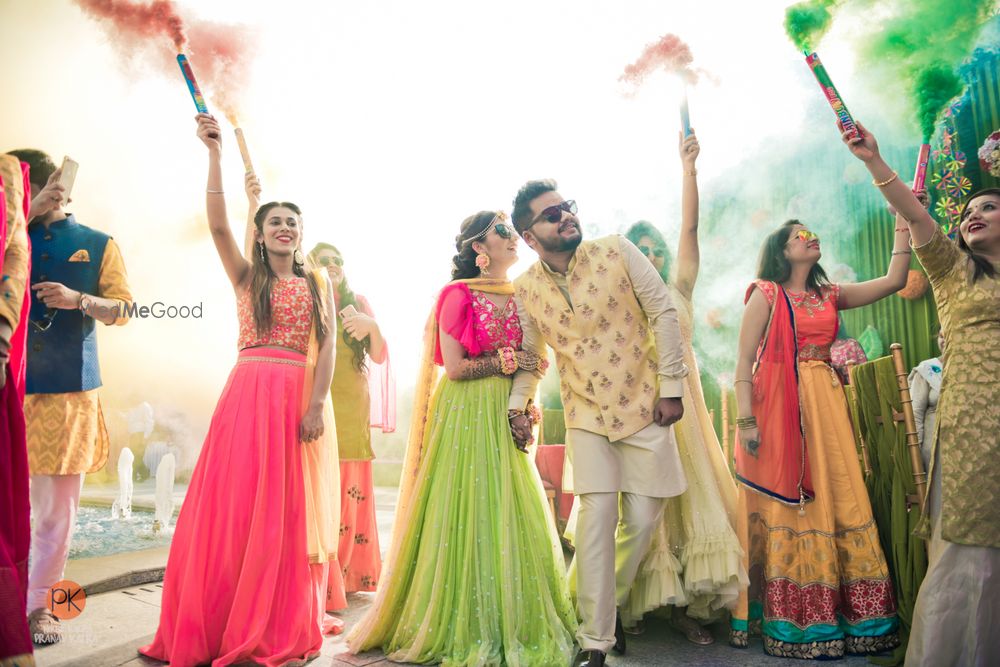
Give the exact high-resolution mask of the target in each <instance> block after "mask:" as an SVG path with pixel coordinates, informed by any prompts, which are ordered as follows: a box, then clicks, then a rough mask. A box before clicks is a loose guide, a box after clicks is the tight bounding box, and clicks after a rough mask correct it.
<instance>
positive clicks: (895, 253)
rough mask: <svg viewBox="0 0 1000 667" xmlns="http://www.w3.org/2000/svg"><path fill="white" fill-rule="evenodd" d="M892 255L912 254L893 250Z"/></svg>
mask: <svg viewBox="0 0 1000 667" xmlns="http://www.w3.org/2000/svg"><path fill="white" fill-rule="evenodd" d="M892 254H893V255H912V254H913V253H912V252H911V251H909V250H893V251H892Z"/></svg>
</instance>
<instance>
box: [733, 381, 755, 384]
mask: <svg viewBox="0 0 1000 667" xmlns="http://www.w3.org/2000/svg"><path fill="white" fill-rule="evenodd" d="M740 382H746V383H747V384H753V380H733V384H734V385H737V384H739V383H740Z"/></svg>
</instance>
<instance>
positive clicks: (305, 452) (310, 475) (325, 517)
mask: <svg viewBox="0 0 1000 667" xmlns="http://www.w3.org/2000/svg"><path fill="white" fill-rule="evenodd" d="M310 273H311V274H312V280H314V281H315V283H316V285H317V287H318V291H319V294H320V298H321V299H322V300H323V301H322V303H321V304H320V308H321V310H322V312H326V311H327V308H328V306H329V304H330V301H329V299H332V298H333V295H332V294H329V293H328V292H327V290H326V289H325V287H326V273H325V271H323V270H322V269H313V270H312V271H311V272H310ZM318 325H319V323H318V322H313V324H312V331H311V332H310V334H309V352H308V353H307V355H306V376H305V383H304V386H303V389H302V409H301V412H300V415H301V416H302V417H304V416H305V414H306V410H307V409H308V407H309V399H310V398H311V397H312V391H313V384H314V380H315V375H316V364H317V362H318V361H319V336H318V333H317V328H318ZM327 335H328V336H333V337H334V338H333V340H336V335H337V317H336V314H334V317H333V320H332V321H331V322H330V331H329V333H328V334H327ZM301 445H302V481H303V487H304V488H305V492H306V536H307V542H308V547H309V562H310V563H326V562H331V563H332V562H335V561H336V560H337V547H338V544H339V541H340V461H339V457H338V454H337V428H336V423H335V422H334V417H333V404H332V403H331V402H330V394H329V392H327V394H326V398H325V400H324V401H323V435H321V436H320V437H319V438H317V439H316V440H313V441H312V442H303V443H301Z"/></svg>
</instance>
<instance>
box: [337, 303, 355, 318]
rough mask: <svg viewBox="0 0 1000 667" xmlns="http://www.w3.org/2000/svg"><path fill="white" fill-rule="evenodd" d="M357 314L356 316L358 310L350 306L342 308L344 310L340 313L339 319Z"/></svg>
mask: <svg viewBox="0 0 1000 667" xmlns="http://www.w3.org/2000/svg"><path fill="white" fill-rule="evenodd" d="M357 314H358V310H357V309H356V308H355V307H354V306H352V305H347V306H344V308H343V309H342V310H341V311H340V317H341V319H343V318H345V317H350V316H351V315H357Z"/></svg>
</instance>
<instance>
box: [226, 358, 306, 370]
mask: <svg viewBox="0 0 1000 667" xmlns="http://www.w3.org/2000/svg"><path fill="white" fill-rule="evenodd" d="M251 362H254V363H256V362H263V363H265V364H287V365H288V366H298V367H300V368H305V367H306V362H304V361H299V360H298V359H282V358H281V357H240V358H239V359H237V360H236V363H237V364H248V363H251Z"/></svg>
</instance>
